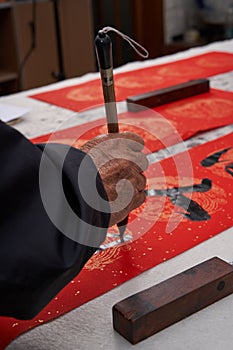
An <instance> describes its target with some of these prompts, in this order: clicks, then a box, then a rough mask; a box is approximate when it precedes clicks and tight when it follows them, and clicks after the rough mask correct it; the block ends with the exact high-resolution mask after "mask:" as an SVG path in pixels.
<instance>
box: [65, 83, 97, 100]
mask: <svg viewBox="0 0 233 350" xmlns="http://www.w3.org/2000/svg"><path fill="white" fill-rule="evenodd" d="M66 98H67V99H68V100H73V101H77V102H78V101H90V102H92V101H93V100H94V101H96V100H102V99H103V96H102V91H101V89H100V88H99V87H97V86H80V87H77V88H73V89H71V90H70V91H69V92H68V93H67V95H66Z"/></svg>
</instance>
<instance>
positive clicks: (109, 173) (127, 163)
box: [81, 132, 148, 226]
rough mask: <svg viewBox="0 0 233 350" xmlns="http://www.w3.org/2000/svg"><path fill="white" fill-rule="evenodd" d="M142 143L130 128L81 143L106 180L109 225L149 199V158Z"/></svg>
mask: <svg viewBox="0 0 233 350" xmlns="http://www.w3.org/2000/svg"><path fill="white" fill-rule="evenodd" d="M143 147H144V142H143V139H142V138H141V137H139V136H138V135H136V134H134V133H130V132H123V133H116V134H107V135H101V136H98V137H96V138H94V139H92V140H90V141H88V142H87V143H85V144H84V145H83V146H82V147H81V150H82V151H83V152H85V153H88V154H89V156H90V157H91V158H92V160H93V161H94V163H95V165H96V167H97V169H98V171H99V174H100V176H101V179H102V181H103V185H104V188H105V191H106V193H107V196H108V200H109V203H110V210H111V219H110V224H109V226H112V225H114V224H116V223H118V222H121V221H122V220H123V219H124V218H125V217H126V216H127V215H128V214H129V213H130V212H131V211H132V210H133V209H135V208H137V207H139V206H140V205H141V204H142V203H143V202H144V201H145V199H146V195H145V193H144V189H145V186H146V178H145V176H144V175H143V171H144V170H146V169H147V167H148V161H147V158H146V156H145V155H144V154H143V153H142V149H143Z"/></svg>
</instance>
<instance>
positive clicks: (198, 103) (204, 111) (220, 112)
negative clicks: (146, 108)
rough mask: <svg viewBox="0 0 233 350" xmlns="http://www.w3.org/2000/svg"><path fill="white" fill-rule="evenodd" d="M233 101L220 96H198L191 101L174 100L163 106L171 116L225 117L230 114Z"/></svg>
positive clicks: (196, 117) (189, 117) (188, 117)
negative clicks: (209, 97)
mask: <svg viewBox="0 0 233 350" xmlns="http://www.w3.org/2000/svg"><path fill="white" fill-rule="evenodd" d="M232 108H233V101H230V100H226V99H222V98H211V99H207V98H200V99H198V100H193V101H192V102H186V103H185V102H184V101H182V102H176V103H173V104H172V106H169V107H167V108H165V111H166V112H168V113H169V114H170V115H171V116H173V117H177V118H181V117H182V118H184V119H186V118H187V120H189V119H192V118H195V119H202V120H203V117H205V118H211V119H212V118H223V117H224V118H227V117H230V116H232Z"/></svg>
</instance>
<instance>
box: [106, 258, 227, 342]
mask: <svg viewBox="0 0 233 350" xmlns="http://www.w3.org/2000/svg"><path fill="white" fill-rule="evenodd" d="M232 292H233V267H232V266H231V265H230V264H228V263H227V262H225V261H223V260H221V259H219V258H217V257H214V258H211V259H209V260H207V261H205V262H203V263H201V264H199V265H196V266H194V267H192V268H191V269H188V270H186V271H184V272H182V273H180V274H178V275H176V276H174V277H171V278H169V279H167V280H165V281H163V282H161V283H159V284H157V285H155V286H153V287H151V288H149V289H146V290H143V291H141V292H138V293H136V294H134V295H132V296H130V297H128V298H126V299H124V300H122V301H120V302H118V303H117V304H115V305H114V306H113V327H114V329H115V330H116V331H117V332H119V333H120V334H121V335H122V336H123V337H125V338H126V339H127V340H129V341H130V342H131V343H132V344H136V343H138V342H140V341H141V340H143V339H146V338H147V337H149V336H151V335H153V334H155V333H157V332H159V331H161V330H162V329H164V328H166V327H168V326H170V325H172V324H174V323H175V322H177V321H180V320H182V319H183V318H185V317H187V316H189V315H191V314H193V313H195V312H197V311H199V310H201V309H203V308H204V307H206V306H208V305H210V304H212V303H214V302H216V301H217V300H220V299H222V298H223V297H225V296H227V295H229V294H231V293H232Z"/></svg>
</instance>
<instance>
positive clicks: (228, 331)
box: [0, 40, 233, 350]
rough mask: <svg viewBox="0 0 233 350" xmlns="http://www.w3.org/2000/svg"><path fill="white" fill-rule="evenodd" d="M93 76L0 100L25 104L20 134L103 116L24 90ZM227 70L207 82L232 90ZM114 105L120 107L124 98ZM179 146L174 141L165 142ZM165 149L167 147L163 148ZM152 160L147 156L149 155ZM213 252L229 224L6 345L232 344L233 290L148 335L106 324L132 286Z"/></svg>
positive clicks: (79, 348)
mask: <svg viewBox="0 0 233 350" xmlns="http://www.w3.org/2000/svg"><path fill="white" fill-rule="evenodd" d="M209 51H225V52H233V40H228V41H225V42H221V43H220V42H219V43H214V44H210V45H207V46H205V47H200V48H194V49H190V50H187V51H185V52H181V53H178V54H175V55H171V56H166V57H162V58H159V59H156V60H147V61H144V62H141V61H140V62H134V63H130V64H127V65H125V66H123V67H120V68H118V69H116V72H122V71H126V70H133V69H137V68H142V67H146V66H151V65H154V64H161V63H166V62H171V61H173V60H178V59H183V58H186V57H191V56H193V55H197V54H201V53H205V52H209ZM97 77H99V74H98V73H92V74H87V75H85V76H83V77H79V78H74V79H69V80H66V81H63V82H60V83H56V84H51V85H49V86H46V87H42V88H37V89H34V90H30V91H24V92H21V93H17V94H14V95H10V96H5V97H1V98H0V103H3V104H4V103H6V104H9V103H10V104H13V105H17V106H21V107H26V108H30V109H31V111H30V112H29V113H27V114H26V115H25V116H24V118H23V120H22V121H21V122H20V123H18V124H16V125H15V128H16V129H18V130H19V131H21V132H22V133H23V134H24V135H25V136H26V137H29V138H31V137H35V136H39V135H41V134H44V133H48V132H52V131H54V130H56V129H57V128H60V127H61V125H62V128H63V126H64V127H67V126H71V125H74V124H77V123H80V124H81V123H83V122H86V121H89V120H94V119H96V118H99V117H102V116H103V110H102V109H101V108H100V109H99V110H95V111H94V112H89V113H84V117H83V115H82V118H81V117H80V116H81V114H79V113H74V112H72V111H69V110H66V109H64V108H60V107H56V106H52V105H49V104H47V103H44V102H40V101H37V100H34V99H31V98H28V97H27V96H29V95H31V94H33V93H38V92H43V91H49V90H53V89H55V88H61V87H65V86H69V85H74V84H78V83H82V82H86V81H88V80H91V79H96V78H97ZM232 77H233V74H232V72H231V73H228V74H222V75H220V76H216V77H213V78H211V86H212V87H215V88H223V89H226V90H230V91H233V81H232V80H233V79H232ZM119 108H120V109H121V108H122V110H124V108H125V106H124V103H121V104H120V106H119ZM232 130H233V125H231V126H228V127H225V128H221V129H218V130H215V131H211V132H209V133H206V134H204V137H203V135H202V137H195V138H193V139H192V140H191V141H190V140H189V141H187V142H186V144H187V146H188V147H191V145H193V144H194V143H195V144H200V143H203V142H206V141H208V140H211V139H214V138H217V137H218V136H221V135H223V134H226V133H229V132H231V131H232ZM171 149H172V152H174V153H177V152H179V145H178V146H174V147H172V148H171ZM169 153H170V152H169ZM167 154H168V153H167V151H166V150H165V151H160V152H159V153H157V155H156V156H157V159H158V158H161V159H162V158H164V157H166V156H167ZM151 159H152V160H153V156H152V158H151ZM213 256H219V257H220V258H222V259H224V260H226V261H233V229H232V228H231V229H229V230H227V231H224V232H222V233H221V234H219V235H217V236H215V237H213V238H211V239H209V240H207V241H205V242H204V243H202V244H199V245H198V246H196V247H194V248H192V249H190V250H188V251H186V252H184V253H183V254H180V255H178V256H176V257H175V258H173V259H170V260H168V261H166V262H164V263H162V264H160V265H158V266H156V267H154V268H152V269H150V270H148V271H146V272H144V273H142V274H141V275H139V276H137V277H135V278H133V279H131V280H129V281H127V282H126V283H124V284H122V285H121V286H119V287H117V288H115V289H113V290H111V291H109V292H108V293H106V294H104V295H102V296H100V297H98V298H96V299H93V300H92V301H90V302H88V303H86V304H84V305H82V306H80V307H78V308H77V309H75V310H73V311H71V312H69V313H67V314H66V315H63V316H61V317H60V318H58V319H56V320H54V321H52V322H50V323H48V324H43V325H41V326H39V327H37V328H35V329H33V330H31V331H29V332H27V333H25V334H23V335H21V336H20V337H18V338H17V339H15V340H14V341H13V342H12V343H11V344H10V345H9V346H8V347H7V350H24V349H28V350H92V349H95V350H102V349H111V350H118V349H131V348H132V349H135V350H139V349H140V350H142V349H143V350H147V349H159V350H197V349H201V350H202V349H203V350H206V349H214V350H225V349H232V347H233V345H232V344H233V331H232V328H233V319H232V317H233V316H232V315H233V295H231V296H228V297H226V298H224V299H223V300H221V301H219V302H217V303H215V304H213V305H211V306H209V307H207V308H205V309H204V310H202V311H199V312H198V313H196V314H194V315H192V316H190V317H188V318H186V319H184V320H182V321H180V322H178V323H176V324H174V325H173V326H170V327H168V328H166V329H165V330H163V331H161V332H159V333H157V334H155V335H153V336H152V337H150V338H148V339H146V340H144V341H142V342H141V343H138V344H137V345H131V344H130V343H129V342H128V341H126V340H125V339H124V338H123V337H121V336H120V335H119V334H117V333H116V332H115V331H114V330H113V327H112V314H111V310H112V306H113V305H114V304H115V303H116V302H118V301H120V300H121V299H124V298H125V297H127V296H129V295H131V294H134V293H136V292H137V291H140V290H143V289H145V288H148V287H150V286H152V285H155V284H156V283H158V282H161V281H163V280H165V279H167V278H169V277H171V276H173V275H175V274H177V273H179V272H181V271H184V270H186V269H187V268H190V267H192V266H194V265H196V264H198V263H200V262H202V261H204V260H207V259H208V258H211V257H213Z"/></svg>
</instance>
